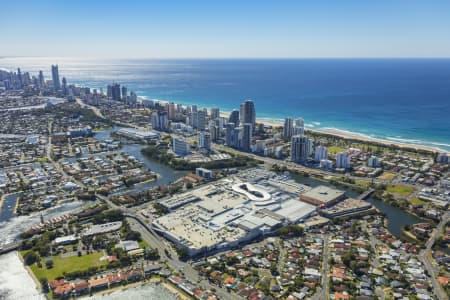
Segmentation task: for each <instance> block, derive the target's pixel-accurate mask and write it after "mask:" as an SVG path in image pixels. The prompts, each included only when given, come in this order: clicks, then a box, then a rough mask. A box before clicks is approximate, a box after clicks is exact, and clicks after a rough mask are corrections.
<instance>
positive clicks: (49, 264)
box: [45, 258, 53, 269]
mask: <svg viewBox="0 0 450 300" xmlns="http://www.w3.org/2000/svg"><path fill="white" fill-rule="evenodd" d="M45 266H46V267H47V269H51V268H53V259H51V258H48V259H46V260H45Z"/></svg>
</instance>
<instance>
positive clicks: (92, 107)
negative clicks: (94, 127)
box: [75, 98, 105, 119]
mask: <svg viewBox="0 0 450 300" xmlns="http://www.w3.org/2000/svg"><path fill="white" fill-rule="evenodd" d="M75 100H76V101H77V103H78V105H80V106H81V107H82V108H89V109H91V110H92V111H93V112H94V113H95V115H96V116H97V117H100V118H102V119H105V117H104V116H103V114H102V112H101V111H100V110H99V109H98V108H97V107H95V106H92V105H89V104H86V103H84V102H83V100H81V99H80V98H76V99H75Z"/></svg>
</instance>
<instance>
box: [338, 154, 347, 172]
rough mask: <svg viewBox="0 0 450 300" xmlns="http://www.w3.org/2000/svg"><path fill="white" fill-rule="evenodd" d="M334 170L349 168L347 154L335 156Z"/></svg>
mask: <svg viewBox="0 0 450 300" xmlns="http://www.w3.org/2000/svg"><path fill="white" fill-rule="evenodd" d="M336 168H338V169H349V168H350V156H349V155H348V153H345V152H339V153H337V154H336Z"/></svg>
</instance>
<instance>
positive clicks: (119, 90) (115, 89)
mask: <svg viewBox="0 0 450 300" xmlns="http://www.w3.org/2000/svg"><path fill="white" fill-rule="evenodd" d="M106 96H107V97H108V99H111V100H115V101H122V102H126V103H129V104H133V103H136V102H137V95H136V93H135V92H131V93H130V94H129V95H128V89H127V87H126V86H122V87H120V84H118V83H114V84H112V85H108V86H107V87H106Z"/></svg>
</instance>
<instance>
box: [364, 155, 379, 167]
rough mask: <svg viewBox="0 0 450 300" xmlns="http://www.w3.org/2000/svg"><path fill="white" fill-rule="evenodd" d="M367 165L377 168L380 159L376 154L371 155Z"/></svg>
mask: <svg viewBox="0 0 450 300" xmlns="http://www.w3.org/2000/svg"><path fill="white" fill-rule="evenodd" d="M367 165H368V166H369V167H371V168H378V167H379V166H380V159H379V158H378V157H376V156H372V157H370V158H369V161H368V162H367Z"/></svg>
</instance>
